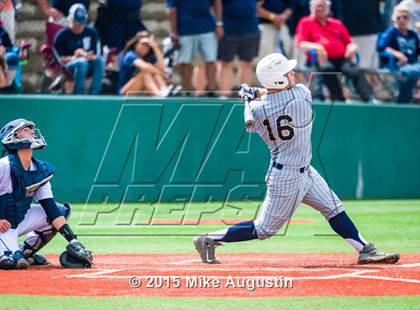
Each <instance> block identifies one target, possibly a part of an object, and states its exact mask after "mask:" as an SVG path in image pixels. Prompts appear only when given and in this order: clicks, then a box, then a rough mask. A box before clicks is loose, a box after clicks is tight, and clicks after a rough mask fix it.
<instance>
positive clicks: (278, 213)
mask: <svg viewBox="0 0 420 310" xmlns="http://www.w3.org/2000/svg"><path fill="white" fill-rule="evenodd" d="M301 202H303V203H304V204H307V205H309V206H311V207H312V208H314V209H316V210H318V211H319V212H321V213H322V215H323V216H324V217H325V218H326V219H327V220H329V219H330V218H332V217H334V216H336V215H337V214H339V213H340V212H342V211H344V207H343V203H342V202H341V201H340V199H339V198H338V197H337V195H336V194H335V193H334V192H333V191H332V190H331V189H330V188H329V186H328V184H327V182H325V180H324V179H323V178H322V177H321V175H320V174H319V173H318V172H317V171H316V170H315V168H313V167H312V166H309V167H308V168H307V169H305V171H304V172H303V173H301V172H300V171H299V169H298V168H290V167H283V168H282V169H281V170H279V169H276V168H272V169H271V170H270V171H269V173H268V176H267V193H266V196H265V199H264V203H263V206H262V209H261V212H260V214H259V215H258V218H257V219H256V220H255V228H256V231H257V235H258V238H259V239H266V238H270V237H271V236H274V235H275V234H276V233H277V231H278V230H279V229H280V228H281V227H282V226H283V225H284V224H285V223H287V222H288V221H289V219H290V218H291V217H292V215H293V213H294V212H295V210H296V208H297V207H298V206H299V204H300V203H301Z"/></svg>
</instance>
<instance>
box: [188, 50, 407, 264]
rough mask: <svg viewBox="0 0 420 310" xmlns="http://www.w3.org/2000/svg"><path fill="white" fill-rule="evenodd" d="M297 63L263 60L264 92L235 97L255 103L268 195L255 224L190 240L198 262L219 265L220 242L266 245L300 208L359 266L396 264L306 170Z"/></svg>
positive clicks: (307, 129) (307, 110)
mask: <svg viewBox="0 0 420 310" xmlns="http://www.w3.org/2000/svg"><path fill="white" fill-rule="evenodd" d="M295 66H296V60H294V59H293V60H288V59H287V58H286V57H284V56H283V55H282V54H279V53H273V54H270V55H268V56H265V57H264V58H263V59H261V60H260V62H259V63H258V65H257V70H256V71H257V72H256V73H257V77H258V80H259V81H260V83H261V84H262V86H263V87H264V88H256V87H249V86H248V85H246V84H243V85H242V87H241V90H240V92H239V96H240V97H241V99H243V100H247V101H248V100H249V101H251V100H254V99H256V98H257V97H261V101H253V102H251V104H250V105H245V109H250V111H246V113H245V114H246V115H249V113H252V115H253V118H254V122H253V126H252V127H248V128H247V130H248V131H251V132H257V133H258V134H259V135H260V136H261V138H262V139H263V140H264V142H265V143H266V144H267V146H268V148H269V150H270V153H271V162H270V167H269V170H268V173H267V175H266V182H267V194H266V197H265V199H264V203H263V206H262V209H261V212H260V214H259V216H258V218H257V219H256V220H254V221H247V222H241V223H239V224H236V225H234V226H231V227H229V228H227V229H223V230H221V231H217V232H213V233H209V234H203V235H200V236H198V237H196V238H195V239H194V245H195V247H196V249H197V251H198V253H199V254H200V257H201V260H202V261H203V262H204V263H208V264H218V263H220V261H219V260H217V259H216V257H215V248H216V246H218V245H220V244H221V243H223V242H239V241H246V240H252V239H257V238H258V239H260V240H263V239H267V238H270V237H272V236H274V235H275V234H276V233H277V231H278V230H279V229H280V228H281V227H282V226H283V225H284V224H285V223H286V222H288V221H289V220H290V218H291V217H292V215H293V213H294V211H295V210H296V208H297V207H298V206H299V204H300V203H301V202H303V203H305V204H307V205H309V206H311V207H312V208H314V209H316V210H318V211H319V212H321V213H322V215H323V216H324V217H325V218H326V220H327V221H328V222H329V224H330V226H331V228H332V229H333V230H334V231H335V232H336V233H337V234H338V235H340V236H341V237H343V238H344V239H346V241H348V242H349V243H350V245H351V246H353V247H354V248H355V249H356V250H357V251H358V252H359V258H358V263H359V264H369V263H386V264H394V263H396V262H397V261H398V260H399V257H400V256H399V254H398V253H383V252H379V251H378V250H377V249H376V247H375V245H374V244H372V243H368V242H366V241H365V239H364V238H363V237H362V235H361V234H360V233H359V231H358V230H357V228H356V227H355V225H354V224H353V222H352V221H351V219H350V218H349V217H348V216H347V214H346V212H345V210H344V207H343V203H342V202H341V201H340V199H339V198H338V197H337V195H336V194H335V193H334V192H333V191H332V190H331V189H330V188H329V187H328V185H327V183H326V182H325V180H324V179H323V178H322V177H321V175H320V174H319V173H318V172H317V171H316V170H315V168H313V167H312V166H311V165H310V162H311V157H312V147H311V133H312V119H313V111H312V98H311V93H310V91H309V89H308V88H307V87H306V86H304V85H302V84H296V83H295V78H294V75H295V73H294V72H293V69H294V68H295Z"/></svg>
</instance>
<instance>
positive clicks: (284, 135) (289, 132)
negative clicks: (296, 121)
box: [263, 115, 295, 141]
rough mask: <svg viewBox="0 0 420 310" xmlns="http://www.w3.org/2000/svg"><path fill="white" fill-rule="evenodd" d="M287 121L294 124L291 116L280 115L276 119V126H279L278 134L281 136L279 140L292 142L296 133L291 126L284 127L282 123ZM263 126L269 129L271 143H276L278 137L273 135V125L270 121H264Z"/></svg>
mask: <svg viewBox="0 0 420 310" xmlns="http://www.w3.org/2000/svg"><path fill="white" fill-rule="evenodd" d="M282 120H286V121H287V123H290V122H292V118H291V117H290V116H289V115H280V116H279V117H278V118H277V119H276V125H277V133H278V135H279V138H280V139H282V140H290V139H292V138H293V137H294V135H295V132H294V131H293V128H292V127H291V126H289V125H282V124H281V121H282ZM263 124H264V126H265V127H267V131H268V135H269V137H270V140H271V141H276V137H274V135H273V130H272V129H271V124H270V121H269V120H268V119H265V120H264V121H263Z"/></svg>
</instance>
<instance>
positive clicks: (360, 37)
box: [343, 0, 384, 68]
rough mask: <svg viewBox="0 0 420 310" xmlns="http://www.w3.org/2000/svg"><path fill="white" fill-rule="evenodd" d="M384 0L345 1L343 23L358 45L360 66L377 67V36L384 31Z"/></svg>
mask: <svg viewBox="0 0 420 310" xmlns="http://www.w3.org/2000/svg"><path fill="white" fill-rule="evenodd" d="M381 2H383V1H382V0H369V1H366V0H352V1H344V2H343V23H344V25H345V26H346V27H347V29H348V30H349V32H350V35H351V37H352V40H353V42H354V43H355V44H356V45H357V46H358V48H359V49H358V53H359V59H360V61H359V66H360V67H362V68H370V67H376V59H377V57H376V38H377V35H378V32H382V31H384V26H383V18H382V15H381Z"/></svg>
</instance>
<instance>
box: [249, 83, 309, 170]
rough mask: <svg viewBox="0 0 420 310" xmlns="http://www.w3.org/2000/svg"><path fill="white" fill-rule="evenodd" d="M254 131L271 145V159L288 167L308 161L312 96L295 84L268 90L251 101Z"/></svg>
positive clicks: (252, 129)
mask: <svg viewBox="0 0 420 310" xmlns="http://www.w3.org/2000/svg"><path fill="white" fill-rule="evenodd" d="M250 105H251V110H252V112H253V114H254V118H255V126H254V127H253V128H251V129H249V130H248V131H252V132H257V133H258V134H259V135H260V136H261V138H262V139H263V140H264V142H265V143H266V144H267V146H268V148H269V149H270V153H271V159H272V160H273V161H275V162H276V163H279V164H282V165H284V166H289V167H304V166H307V165H309V163H310V161H311V157H312V146H311V133H312V116H313V111H312V98H311V93H310V91H309V89H308V88H307V87H306V86H304V85H303V84H298V85H296V86H294V87H292V88H291V89H290V90H283V91H280V92H277V93H273V94H267V95H265V96H263V97H262V98H261V101H253V102H251V104H250Z"/></svg>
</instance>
